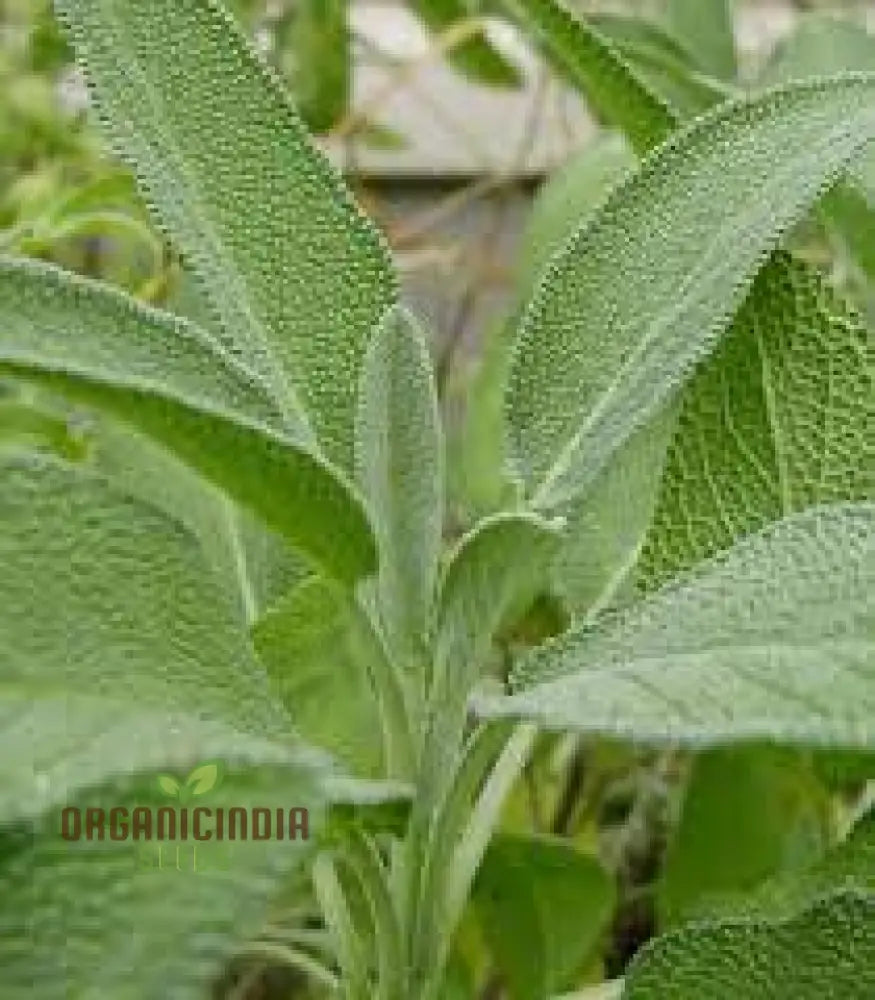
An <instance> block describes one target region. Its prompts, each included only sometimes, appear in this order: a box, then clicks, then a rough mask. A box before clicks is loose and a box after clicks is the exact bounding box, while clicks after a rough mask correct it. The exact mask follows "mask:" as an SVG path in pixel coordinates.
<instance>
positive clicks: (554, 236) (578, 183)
mask: <svg viewBox="0 0 875 1000" xmlns="http://www.w3.org/2000/svg"><path fill="white" fill-rule="evenodd" d="M636 162H637V161H636V159H635V156H634V154H633V152H632V150H631V149H630V148H629V146H628V144H627V143H626V140H625V139H624V138H623V136H622V135H621V134H620V133H619V132H607V133H605V134H599V135H598V136H597V137H596V138H595V140H594V141H593V142H592V143H589V144H587V146H585V147H584V148H583V149H582V150H580V151H579V152H578V153H575V154H574V155H573V156H572V157H571V158H570V159H569V160H568V162H567V163H565V164H563V166H562V167H561V168H560V169H559V170H557V171H556V172H555V173H554V174H552V176H551V177H550V178H549V179H548V180H547V181H546V182H545V183H544V185H543V186H542V187H541V188H540V189H539V191H538V195H537V197H536V198H535V201H534V204H533V205H532V211H531V214H530V216H529V220H528V223H527V225H526V229H525V232H524V233H523V236H522V239H521V248H520V256H519V261H518V266H517V288H518V295H519V300H520V303H521V304H524V303H525V302H526V301H527V300H528V299H529V298H530V297H531V295H532V293H533V292H534V291H535V288H536V285H537V282H538V280H539V279H540V278H541V276H542V275H543V273H544V271H545V270H546V268H547V265H548V264H549V262H550V259H551V258H552V257H553V256H554V255H555V254H556V253H557V252H558V251H560V250H561V249H562V247H563V246H564V244H565V243H566V242H567V241H568V239H569V238H570V237H571V236H572V235H573V233H574V232H575V231H576V230H577V229H578V228H579V227H580V226H582V225H583V224H584V223H585V222H586V221H587V220H589V219H590V218H591V217H592V216H593V214H594V213H595V211H596V209H598V208H600V207H601V203H602V202H603V201H604V199H605V197H606V196H607V194H608V192H609V191H610V190H611V188H613V187H615V186H616V185H617V184H618V183H619V181H620V180H622V178H623V177H624V176H625V175H626V174H628V173H630V172H631V171H632V169H633V168H634V167H635V164H636Z"/></svg>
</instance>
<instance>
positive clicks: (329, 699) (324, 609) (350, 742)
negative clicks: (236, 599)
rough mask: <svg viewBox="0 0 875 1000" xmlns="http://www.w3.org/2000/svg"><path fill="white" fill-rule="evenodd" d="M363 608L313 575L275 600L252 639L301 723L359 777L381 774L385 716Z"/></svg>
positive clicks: (294, 718)
mask: <svg viewBox="0 0 875 1000" xmlns="http://www.w3.org/2000/svg"><path fill="white" fill-rule="evenodd" d="M361 614H362V612H361V611H360V610H358V609H357V608H355V607H354V606H352V604H351V602H350V601H348V600H347V599H345V597H344V595H342V594H339V593H338V592H337V591H336V590H335V589H334V588H332V587H331V586H330V585H329V584H327V583H325V582H324V581H322V580H319V579H318V578H317V577H311V578H310V579H308V580H305V581H304V582H303V583H301V584H299V585H298V586H297V587H295V588H294V589H293V590H291V591H290V592H289V593H288V594H287V595H286V596H285V597H284V598H283V599H282V600H281V601H279V603H278V604H276V605H274V606H273V607H272V608H271V609H270V610H269V611H268V612H267V613H266V614H265V615H264V616H263V617H262V618H261V619H259V621H258V622H257V624H256V626H255V628H254V630H253V641H254V643H255V648H256V650H257V651H258V654H259V656H260V657H261V658H262V660H263V661H264V663H265V666H266V667H267V670H268V673H269V674H270V676H271V679H272V681H273V684H274V687H275V689H276V690H277V692H278V694H279V696H280V698H281V699H282V701H283V703H284V704H285V705H286V707H287V709H288V711H289V715H290V716H291V718H292V721H293V722H294V724H295V728H296V729H297V730H298V731H299V732H300V733H301V735H302V736H303V737H304V738H305V739H307V740H308V741H309V742H311V743H313V744H315V745H316V746H321V747H325V749H327V750H329V751H331V752H332V753H334V754H335V755H337V757H338V758H339V759H340V760H342V761H343V762H344V763H346V765H347V766H348V767H349V768H350V769H351V770H352V771H353V772H354V773H358V774H373V775H376V774H377V773H378V771H379V769H380V764H381V761H382V747H381V744H380V716H379V710H378V705H377V701H376V699H375V697H374V692H373V690H372V688H371V686H370V683H369V668H368V658H369V657H370V656H372V655H374V651H373V648H372V646H371V644H366V643H365V642H364V641H363V635H362V633H363V631H364V630H365V629H366V628H368V627H369V626H368V624H367V623H366V622H365V623H363V624H361V623H360V624H359V625H358V628H357V627H356V623H355V622H354V621H353V620H352V619H353V616H355V615H361Z"/></svg>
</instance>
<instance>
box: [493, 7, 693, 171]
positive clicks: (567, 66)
mask: <svg viewBox="0 0 875 1000" xmlns="http://www.w3.org/2000/svg"><path fill="white" fill-rule="evenodd" d="M502 6H503V7H504V8H505V9H506V10H507V11H508V12H509V13H510V15H511V16H512V17H513V18H514V19H515V20H516V21H517V22H518V23H519V24H520V26H521V27H522V28H523V30H524V31H525V32H526V33H527V34H528V35H529V36H530V37H532V38H533V39H534V40H535V41H537V42H538V43H539V44H540V45H541V47H542V48H543V49H544V51H545V53H546V55H547V56H548V58H549V59H550V62H551V63H552V64H553V65H554V66H555V67H556V68H557V69H559V70H560V71H561V72H562V74H563V75H564V76H565V77H566V78H568V79H569V80H570V81H571V82H572V83H573V84H574V85H575V86H576V87H578V88H579V89H580V90H581V91H582V92H583V93H584V94H585V95H586V99H587V101H588V103H589V105H590V107H591V108H592V110H593V112H594V113H595V115H596V117H597V118H598V119H599V120H600V121H601V122H602V123H603V124H607V125H612V126H613V125H616V126H619V127H620V128H622V129H623V131H624V132H625V133H626V135H627V136H628V137H629V141H630V143H631V144H632V147H633V148H634V149H635V151H636V152H638V153H644V152H646V151H647V150H649V149H650V148H651V147H652V146H654V145H655V144H656V143H658V142H660V141H661V140H662V139H664V138H665V137H666V136H667V135H668V134H669V133H670V132H672V131H673V129H674V127H675V124H676V121H675V118H674V114H673V112H672V111H671V110H670V109H669V107H668V105H667V104H666V103H665V102H664V101H663V99H662V98H661V97H659V96H658V95H657V94H656V93H655V92H654V91H653V90H651V88H650V86H649V84H647V83H646V82H645V80H644V78H643V77H642V76H640V75H639V74H638V73H637V72H636V71H635V70H633V69H632V67H631V66H630V65H629V64H628V63H627V62H626V61H625V60H624V59H623V57H622V56H621V55H620V53H619V52H618V51H617V49H616V47H615V46H614V45H613V44H612V43H611V42H610V41H609V40H608V39H607V38H606V37H605V36H604V35H602V34H601V33H600V32H599V31H597V30H596V29H595V28H594V27H593V26H592V24H591V23H590V22H589V21H588V20H584V19H583V18H580V17H577V16H576V15H574V14H572V13H571V12H570V11H569V10H568V8H567V7H565V5H564V4H563V3H562V2H561V0H502Z"/></svg>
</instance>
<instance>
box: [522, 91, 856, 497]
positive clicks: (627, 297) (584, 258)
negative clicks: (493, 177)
mask: <svg viewBox="0 0 875 1000" xmlns="http://www.w3.org/2000/svg"><path fill="white" fill-rule="evenodd" d="M873 79H875V78H873V77H871V76H869V75H862V74H861V75H849V76H846V77H837V78H834V79H830V80H828V81H817V82H813V83H807V84H798V85H794V86H791V87H789V88H787V89H784V90H781V91H775V92H772V93H770V94H767V95H764V96H762V97H758V98H756V99H754V100H752V101H750V102H741V103H734V104H729V105H726V106H723V107H721V108H719V109H717V110H716V111H715V112H713V113H711V114H709V115H707V116H705V117H704V118H701V119H699V120H698V121H696V122H694V123H693V125H691V126H690V127H689V128H688V129H687V130H685V131H684V132H682V133H681V134H680V135H679V136H677V137H675V138H673V139H672V140H670V141H669V142H667V143H666V144H665V145H664V146H662V147H661V148H660V149H659V150H658V151H657V152H655V153H654V154H653V155H652V156H651V157H650V158H649V159H648V160H647V161H646V162H645V164H644V165H643V167H642V168H641V170H640V171H639V172H638V173H637V174H635V175H634V176H633V177H632V178H631V179H630V180H629V181H628V182H627V183H626V184H624V185H623V186H621V187H620V188H618V189H617V190H615V192H614V194H613V195H612V197H610V198H609V199H608V201H607V203H606V204H605V206H604V207H603V208H602V210H601V211H600V212H599V213H598V215H597V216H596V217H595V219H594V220H592V221H591V222H590V223H589V224H588V225H586V226H584V227H583V229H582V230H581V231H580V232H579V233H578V235H577V236H575V237H574V238H572V239H571V240H570V241H569V243H568V244H567V246H566V247H565V249H564V251H563V252H562V253H561V254H559V255H557V257H555V258H554V260H553V263H552V266H551V268H550V269H549V270H548V272H547V274H546V275H545V277H544V280H543V281H542V283H541V285H540V287H539V290H538V292H537V293H536V295H535V297H534V299H533V300H532V302H531V304H530V306H529V308H528V311H527V313H526V315H525V317H524V319H523V323H522V327H521V330H520V335H519V340H518V344H517V352H516V356H515V361H514V366H513V369H512V372H511V378H510V383H509V387H508V394H507V418H508V425H509V434H510V441H511V447H512V451H513V456H514V459H515V463H516V466H517V471H518V472H519V474H520V475H521V476H522V477H523V479H524V480H525V482H526V483H527V484H528V486H529V489H530V490H531V491H533V492H534V495H535V501H536V503H537V504H539V505H543V506H549V505H555V504H557V503H559V502H561V501H563V500H567V499H568V498H570V497H572V496H574V495H575V494H576V493H578V492H580V491H581V490H582V489H585V488H586V487H587V486H588V485H589V484H590V483H591V482H592V479H593V478H594V477H595V475H596V474H597V473H598V471H599V470H600V469H601V467H602V466H603V465H604V464H605V462H606V461H607V460H608V459H609V458H610V456H611V454H612V453H613V451H614V450H616V448H617V447H619V446H620V445H621V444H622V443H623V441H624V440H625V439H626V438H628V436H629V435H630V433H631V432H632V431H633V430H634V429H635V427H636V426H638V425H640V424H641V423H642V422H644V421H645V420H646V419H647V418H648V417H649V416H651V415H652V414H653V413H654V412H655V410H656V409H658V408H659V406H660V405H661V404H662V403H663V402H664V401H665V400H666V398H667V397H668V396H669V395H670V393H671V392H672V391H673V390H674V389H675V388H676V387H677V386H678V385H679V384H680V383H681V382H682V380H683V378H684V377H685V376H686V375H687V374H688V372H689V370H690V368H691V366H692V365H693V364H694V363H695V362H696V361H697V360H699V359H700V358H701V357H703V356H704V355H706V354H707V353H708V352H709V351H710V350H711V349H712V348H713V346H714V344H715V342H716V340H717V338H718V337H719V334H720V333H721V332H722V330H723V329H724V328H725V326H726V325H727V323H728V322H729V321H730V320H731V318H732V315H733V313H734V312H735V310H736V309H737V308H738V307H739V305H740V304H741V302H742V301H743V299H744V296H745V293H746V291H747V289H748V287H749V285H750V283H751V282H752V280H753V278H754V277H755V275H756V272H757V270H758V269H759V267H760V266H761V264H762V262H763V260H764V258H765V257H766V256H767V255H768V254H769V252H770V251H771V250H772V249H773V248H774V245H775V243H776V241H777V240H778V238H779V237H780V236H781V235H782V233H783V232H785V231H786V229H787V228H788V227H789V226H790V225H792V224H793V223H794V222H795V221H796V220H797V218H798V217H799V216H800V215H801V214H802V213H803V212H804V211H805V209H807V208H808V207H809V206H810V205H811V203H812V202H813V201H814V200H815V199H816V197H817V195H818V194H819V193H820V191H821V190H822V189H823V188H824V186H825V185H826V184H827V183H828V182H829V181H830V180H832V179H833V178H834V177H835V176H836V175H837V174H838V173H839V172H840V171H841V169H842V168H843V167H844V166H845V165H846V164H847V162H848V161H849V160H850V159H851V158H852V157H853V155H854V154H855V153H856V152H858V151H859V150H860V149H861V148H862V147H863V146H864V145H865V143H866V141H867V139H868V138H869V137H870V136H871V134H872V132H873V131H875V100H873V98H875V82H873ZM619 275H622V276H623V280H618V276H619Z"/></svg>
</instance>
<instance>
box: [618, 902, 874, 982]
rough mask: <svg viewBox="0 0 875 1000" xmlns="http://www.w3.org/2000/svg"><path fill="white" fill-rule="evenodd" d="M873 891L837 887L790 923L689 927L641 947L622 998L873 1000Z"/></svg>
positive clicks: (740, 923)
mask: <svg viewBox="0 0 875 1000" xmlns="http://www.w3.org/2000/svg"><path fill="white" fill-rule="evenodd" d="M873 969H875V895H871V894H868V895H864V894H861V893H858V892H839V893H835V894H832V895H830V896H827V897H825V898H822V899H819V900H817V901H815V902H813V903H812V904H811V905H810V906H809V907H808V908H807V909H804V910H802V911H800V912H799V913H797V914H795V915H794V916H793V917H791V918H789V919H786V920H776V921H771V922H762V921H744V920H738V921H724V922H720V923H711V924H702V925H695V924H693V925H691V926H689V927H687V928H685V929H683V930H679V931H676V932H674V933H671V934H667V935H665V936H664V937H660V938H657V939H656V940H655V941H653V942H651V943H650V944H649V945H647V946H645V948H644V949H643V950H642V951H641V952H639V954H638V955H637V956H636V958H635V959H634V960H633V962H632V966H631V968H630V969H629V971H628V973H627V977H626V987H625V989H624V991H623V994H622V997H623V1000H688V998H689V997H696V998H697V1000H784V998H785V997H793V1000H822V998H823V997H824V996H835V997H842V1000H867V998H868V997H870V996H871V995H872V991H873V989H875V973H873Z"/></svg>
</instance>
